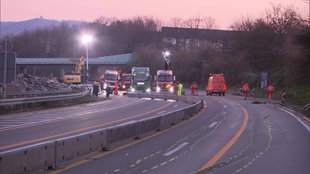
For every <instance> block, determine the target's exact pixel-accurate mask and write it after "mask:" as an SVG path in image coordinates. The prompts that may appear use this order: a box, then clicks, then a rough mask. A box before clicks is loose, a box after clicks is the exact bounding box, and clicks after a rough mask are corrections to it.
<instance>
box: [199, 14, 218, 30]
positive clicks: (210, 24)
mask: <svg viewBox="0 0 310 174" xmlns="http://www.w3.org/2000/svg"><path fill="white" fill-rule="evenodd" d="M202 25H203V28H204V29H214V28H215V27H216V26H215V19H214V18H212V17H204V18H202Z"/></svg>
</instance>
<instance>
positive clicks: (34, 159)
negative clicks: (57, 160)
mask: <svg viewBox="0 0 310 174" xmlns="http://www.w3.org/2000/svg"><path fill="white" fill-rule="evenodd" d="M54 155H55V143H54V142H53V141H49V142H45V143H41V144H36V145H33V146H27V147H23V148H19V149H15V150H11V151H6V152H2V153H0V171H1V173H2V172H3V173H6V174H15V173H30V172H33V171H37V170H43V169H47V168H51V167H53V165H54Z"/></svg>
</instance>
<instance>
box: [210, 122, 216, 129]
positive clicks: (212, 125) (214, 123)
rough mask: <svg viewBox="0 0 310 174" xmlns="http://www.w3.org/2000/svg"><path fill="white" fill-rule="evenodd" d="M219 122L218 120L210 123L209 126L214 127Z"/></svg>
mask: <svg viewBox="0 0 310 174" xmlns="http://www.w3.org/2000/svg"><path fill="white" fill-rule="evenodd" d="M216 124H217V121H216V122H213V123H211V124H210V126H209V128H213V127H214V126H215V125H216Z"/></svg>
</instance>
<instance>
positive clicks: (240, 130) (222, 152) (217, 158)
mask: <svg viewBox="0 0 310 174" xmlns="http://www.w3.org/2000/svg"><path fill="white" fill-rule="evenodd" d="M238 105H239V106H240V107H241V109H242V110H243V113H244V120H243V123H242V126H241V127H240V129H239V130H238V132H237V133H236V134H235V135H234V137H233V138H232V139H231V140H230V141H229V142H228V143H227V144H226V145H225V146H224V147H223V148H222V149H221V150H220V151H219V152H218V153H217V154H216V155H215V156H213V158H212V159H211V160H210V161H208V162H207V163H206V164H205V165H204V166H203V167H202V168H200V169H199V171H203V170H205V169H207V168H209V167H211V166H213V165H214V164H215V163H216V162H217V161H218V160H219V159H220V158H221V157H222V156H223V155H224V154H225V153H226V152H227V151H228V150H229V149H230V148H231V147H232V146H233V145H234V144H235V142H236V141H237V140H238V139H239V137H240V136H241V134H242V133H243V132H244V130H245V128H246V126H247V124H248V119H249V114H248V112H247V110H246V109H245V108H244V107H243V106H241V105H240V104H238Z"/></svg>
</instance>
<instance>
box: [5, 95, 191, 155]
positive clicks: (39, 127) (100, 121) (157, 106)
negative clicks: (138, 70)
mask: <svg viewBox="0 0 310 174" xmlns="http://www.w3.org/2000/svg"><path fill="white" fill-rule="evenodd" d="M186 106H189V104H186V103H181V102H175V101H161V100H149V99H138V98H129V97H126V96H121V95H119V96H114V95H112V96H111V97H110V98H109V99H107V100H103V101H99V102H95V103H87V104H81V105H74V106H69V107H61V108H53V109H46V110H38V111H32V112H23V113H16V114H6V115H1V116H0V138H1V141H0V152H4V151H8V150H12V149H16V148H19V147H24V146H28V145H32V144H37V143H41V142H46V141H48V140H54V139H57V138H62V137H68V136H72V135H76V134H81V133H83V132H89V131H92V130H97V129H102V128H105V127H109V126H113V125H117V124H122V123H126V122H130V121H137V120H139V119H143V118H147V117H150V116H156V115H159V114H163V113H166V112H170V111H173V110H176V109H181V108H184V107H186Z"/></svg>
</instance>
